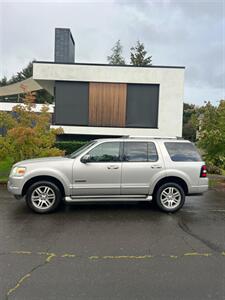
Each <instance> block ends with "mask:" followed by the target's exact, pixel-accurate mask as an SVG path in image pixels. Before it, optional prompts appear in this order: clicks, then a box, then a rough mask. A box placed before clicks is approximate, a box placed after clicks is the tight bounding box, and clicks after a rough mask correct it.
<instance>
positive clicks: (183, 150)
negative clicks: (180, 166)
mask: <svg viewBox="0 0 225 300" xmlns="http://www.w3.org/2000/svg"><path fill="white" fill-rule="evenodd" d="M165 146H166V149H167V151H168V153H169V155H170V158H171V159H172V160H173V161H202V158H201V156H200V154H199V153H198V151H197V149H196V148H195V146H194V145H193V144H191V143H174V142H166V143H165Z"/></svg>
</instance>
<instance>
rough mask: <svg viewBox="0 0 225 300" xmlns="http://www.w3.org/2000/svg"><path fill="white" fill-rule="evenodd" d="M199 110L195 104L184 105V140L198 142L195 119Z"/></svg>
mask: <svg viewBox="0 0 225 300" xmlns="http://www.w3.org/2000/svg"><path fill="white" fill-rule="evenodd" d="M197 111H198V109H197V107H196V106H195V105H194V104H189V103H184V108H183V133H182V136H183V138H184V139H187V140H190V141H192V142H195V140H196V126H195V123H194V122H193V117H194V116H195V115H196V113H197Z"/></svg>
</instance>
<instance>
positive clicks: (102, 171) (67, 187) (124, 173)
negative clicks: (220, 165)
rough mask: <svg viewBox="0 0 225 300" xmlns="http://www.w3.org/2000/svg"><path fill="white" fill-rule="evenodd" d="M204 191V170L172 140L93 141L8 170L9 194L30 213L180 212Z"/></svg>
mask: <svg viewBox="0 0 225 300" xmlns="http://www.w3.org/2000/svg"><path fill="white" fill-rule="evenodd" d="M207 189H208V178H207V172H206V166H205V164H204V162H203V161H202V159H201V156H200V155H199V153H198V152H197V150H196V148H195V146H194V145H193V144H192V143H191V142H189V141H185V140H179V139H175V138H174V139H172V138H144V137H143V138H137V137H126V138H125V137H124V138H114V139H99V140H94V141H91V142H89V143H88V144H86V145H85V146H83V147H82V148H80V149H78V150H77V151H75V152H74V153H72V154H71V155H69V156H66V157H49V158H38V159H31V160H24V161H21V162H18V163H16V164H15V165H14V166H13V167H12V170H11V173H10V176H9V181H8V190H9V191H10V192H11V193H12V194H14V195H15V196H16V198H22V197H25V198H26V202H27V205H28V206H29V207H30V208H31V209H32V210H33V211H35V212H38V213H48V212H51V211H53V210H55V209H56V208H57V207H58V206H59V205H60V203H61V202H62V201H66V202H80V201H118V200H122V201H141V200H143V201H152V200H153V201H155V202H156V204H157V206H158V207H159V208H160V209H161V210H163V211H165V212H175V211H177V210H179V209H180V208H181V207H182V206H183V204H184V201H185V196H186V195H196V194H201V193H203V192H205V191H206V190H207Z"/></svg>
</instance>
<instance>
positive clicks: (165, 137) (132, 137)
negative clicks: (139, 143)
mask: <svg viewBox="0 0 225 300" xmlns="http://www.w3.org/2000/svg"><path fill="white" fill-rule="evenodd" d="M122 138H127V139H163V140H164V139H167V140H168V139H169V140H182V139H183V138H182V137H178V136H132V135H124V136H122Z"/></svg>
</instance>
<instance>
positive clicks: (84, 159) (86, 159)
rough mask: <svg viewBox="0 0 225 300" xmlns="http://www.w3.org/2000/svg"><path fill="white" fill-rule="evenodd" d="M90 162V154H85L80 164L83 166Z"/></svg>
mask: <svg viewBox="0 0 225 300" xmlns="http://www.w3.org/2000/svg"><path fill="white" fill-rule="evenodd" d="M90 160H91V156H90V154H85V155H84V156H83V157H81V162H82V163H83V164H86V163H88V162H90Z"/></svg>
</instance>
